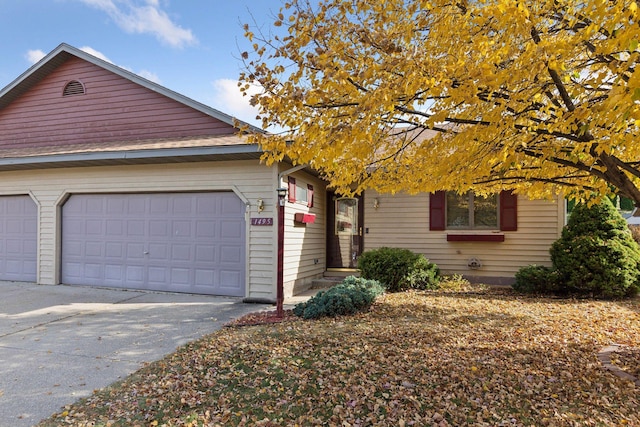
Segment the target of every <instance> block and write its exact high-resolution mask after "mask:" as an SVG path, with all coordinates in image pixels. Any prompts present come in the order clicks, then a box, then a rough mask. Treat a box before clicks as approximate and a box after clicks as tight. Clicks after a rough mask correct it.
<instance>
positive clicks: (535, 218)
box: [364, 193, 564, 278]
mask: <svg viewBox="0 0 640 427" xmlns="http://www.w3.org/2000/svg"><path fill="white" fill-rule="evenodd" d="M376 198H377V199H378V201H379V207H378V208H377V209H375V208H374V207H373V203H374V199H376ZM563 206H564V205H563V203H562V199H557V200H552V201H549V200H529V199H527V198H525V197H522V196H518V230H517V231H512V232H511V231H505V232H501V234H504V236H505V241H504V242H447V231H430V230H429V195H428V194H419V195H415V196H411V195H407V194H397V195H395V196H391V195H381V194H375V193H367V199H366V202H365V224H366V225H365V231H366V233H365V242H364V246H365V250H368V249H374V248H378V247H381V246H392V247H402V248H407V249H410V250H412V251H415V252H419V253H423V254H424V255H425V256H426V257H427V258H429V259H430V260H431V261H432V262H435V263H436V264H438V266H439V267H440V269H441V270H442V271H443V273H444V274H454V273H455V274H464V275H467V276H470V277H471V276H478V277H486V278H489V277H492V278H512V277H513V276H514V275H515V273H516V272H517V271H518V269H519V268H520V267H522V266H525V265H529V264H539V265H551V262H550V258H549V247H550V246H551V244H552V243H553V242H554V241H555V240H556V239H557V238H558V237H559V236H560V230H561V227H562V224H563V223H564V213H563V212H564V210H563V209H562V207H563ZM471 258H476V259H478V260H480V262H481V263H482V267H481V268H480V269H477V270H473V269H470V268H469V267H468V262H469V260H470V259H471Z"/></svg>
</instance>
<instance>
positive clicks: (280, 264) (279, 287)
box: [276, 187, 287, 319]
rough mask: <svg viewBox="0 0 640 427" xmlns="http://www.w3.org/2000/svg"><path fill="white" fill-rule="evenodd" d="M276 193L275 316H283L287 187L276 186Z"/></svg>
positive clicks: (280, 317)
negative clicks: (276, 256) (276, 259)
mask: <svg viewBox="0 0 640 427" xmlns="http://www.w3.org/2000/svg"><path fill="white" fill-rule="evenodd" d="M276 193H277V194H278V205H279V206H278V261H277V267H276V269H277V271H278V273H277V278H276V317H278V318H279V319H282V318H283V317H284V309H283V305H284V205H285V201H284V199H285V197H286V196H287V188H286V187H279V188H276Z"/></svg>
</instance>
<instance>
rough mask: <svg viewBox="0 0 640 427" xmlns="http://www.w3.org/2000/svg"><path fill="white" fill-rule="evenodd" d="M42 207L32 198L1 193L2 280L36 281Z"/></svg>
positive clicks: (0, 238) (0, 278)
mask: <svg viewBox="0 0 640 427" xmlns="http://www.w3.org/2000/svg"><path fill="white" fill-rule="evenodd" d="M37 242H38V207H37V206H36V204H35V202H34V201H33V200H32V199H31V197H29V196H27V195H20V196H0V280H11V281H17V282H35V281H36V272H37V257H38V255H37V248H38V243H37Z"/></svg>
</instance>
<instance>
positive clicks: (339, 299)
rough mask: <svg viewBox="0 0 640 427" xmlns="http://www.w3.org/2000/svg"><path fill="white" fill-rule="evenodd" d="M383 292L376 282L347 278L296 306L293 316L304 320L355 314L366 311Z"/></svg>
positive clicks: (352, 277) (380, 285) (353, 277)
mask: <svg viewBox="0 0 640 427" xmlns="http://www.w3.org/2000/svg"><path fill="white" fill-rule="evenodd" d="M383 292H384V287H383V286H382V284H380V282H378V281H376V280H367V279H363V278H361V277H355V276H349V277H347V278H346V279H344V280H343V281H342V282H340V283H339V284H337V285H335V286H333V287H331V288H329V289H327V290H326V291H320V292H318V293H317V294H316V295H315V296H314V297H312V298H311V299H309V301H307V302H303V303H300V304H296V306H295V307H294V308H293V314H295V315H296V316H298V317H303V318H305V319H317V318H319V317H336V316H344V315H349V314H355V313H358V312H361V311H366V310H368V309H369V307H371V304H373V302H374V301H375V299H376V297H378V296H379V295H381V294H382V293H383Z"/></svg>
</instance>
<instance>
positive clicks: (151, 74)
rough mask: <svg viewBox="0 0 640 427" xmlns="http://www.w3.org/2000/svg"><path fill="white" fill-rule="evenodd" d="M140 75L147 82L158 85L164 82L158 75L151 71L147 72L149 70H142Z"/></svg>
mask: <svg viewBox="0 0 640 427" xmlns="http://www.w3.org/2000/svg"><path fill="white" fill-rule="evenodd" d="M136 74H138V75H139V76H140V77H144V78H145V79H147V80H151V81H152V82H154V83H157V84H161V83H162V80H160V77H158V75H157V74H156V73H154V72H151V71H147V70H141V71H140V72H139V73H136Z"/></svg>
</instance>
